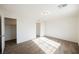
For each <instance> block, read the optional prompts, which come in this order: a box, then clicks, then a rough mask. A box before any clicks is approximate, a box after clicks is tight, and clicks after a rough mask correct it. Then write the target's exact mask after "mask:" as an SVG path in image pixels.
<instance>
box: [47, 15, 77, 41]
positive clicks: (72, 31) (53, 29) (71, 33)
mask: <svg viewBox="0 0 79 59" xmlns="http://www.w3.org/2000/svg"><path fill="white" fill-rule="evenodd" d="M46 35H47V36H52V37H56V38H60V39H63V40H68V41H73V42H77V41H78V40H77V18H75V17H70V18H69V17H63V16H62V17H61V18H55V19H54V18H52V20H49V21H47V22H46Z"/></svg>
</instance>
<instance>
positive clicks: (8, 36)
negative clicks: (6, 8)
mask: <svg viewBox="0 0 79 59" xmlns="http://www.w3.org/2000/svg"><path fill="white" fill-rule="evenodd" d="M4 22H5V47H7V46H9V45H11V44H16V43H17V40H16V19H13V18H7V17H5V18H4Z"/></svg>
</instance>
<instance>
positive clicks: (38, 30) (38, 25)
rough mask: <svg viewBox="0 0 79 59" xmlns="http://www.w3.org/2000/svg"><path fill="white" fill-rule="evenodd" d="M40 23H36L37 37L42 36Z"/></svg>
mask: <svg viewBox="0 0 79 59" xmlns="http://www.w3.org/2000/svg"><path fill="white" fill-rule="evenodd" d="M40 31H41V30H40V23H36V38H38V37H40V34H41V33H40Z"/></svg>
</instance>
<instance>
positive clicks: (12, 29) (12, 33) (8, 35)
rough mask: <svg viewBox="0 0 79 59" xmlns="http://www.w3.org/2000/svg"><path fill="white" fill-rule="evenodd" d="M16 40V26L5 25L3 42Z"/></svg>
mask: <svg viewBox="0 0 79 59" xmlns="http://www.w3.org/2000/svg"><path fill="white" fill-rule="evenodd" d="M12 39H16V26H14V25H7V24H6V25H5V41H8V40H12Z"/></svg>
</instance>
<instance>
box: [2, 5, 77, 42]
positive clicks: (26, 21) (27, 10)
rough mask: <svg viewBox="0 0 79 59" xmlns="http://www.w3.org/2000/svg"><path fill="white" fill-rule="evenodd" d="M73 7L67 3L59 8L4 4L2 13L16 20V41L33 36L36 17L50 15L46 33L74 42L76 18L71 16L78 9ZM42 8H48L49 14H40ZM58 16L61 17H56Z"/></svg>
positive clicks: (46, 17)
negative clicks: (66, 5)
mask: <svg viewBox="0 0 79 59" xmlns="http://www.w3.org/2000/svg"><path fill="white" fill-rule="evenodd" d="M74 7H75V6H73V5H68V7H66V8H62V9H60V8H57V6H54V5H23V6H22V5H5V8H4V9H3V10H4V12H3V13H4V16H5V17H9V18H15V19H16V20H17V43H21V42H24V41H28V40H30V39H33V38H35V36H36V19H37V20H38V19H41V20H43V19H44V18H45V19H47V20H50V18H52V17H53V18H52V19H51V21H47V22H46V25H45V27H46V31H45V32H46V35H49V36H53V37H57V38H61V39H65V40H69V41H74V42H76V41H77V37H76V36H77V32H76V29H77V28H76V18H75V17H73V16H74V15H75V14H76V13H77V10H78V9H77V8H76V7H75V8H74ZM44 10H48V11H49V12H50V15H47V16H44V15H41V13H42V12H43V11H44ZM63 15H64V16H68V17H63ZM58 16H59V17H60V16H61V18H57V17H58ZM71 16H72V17H71ZM62 17H63V18H62ZM54 18H55V19H54Z"/></svg>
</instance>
